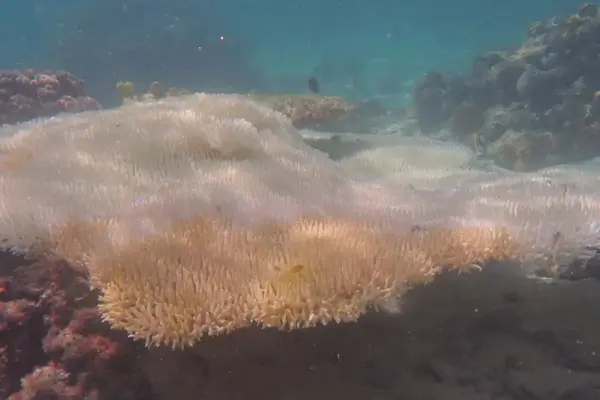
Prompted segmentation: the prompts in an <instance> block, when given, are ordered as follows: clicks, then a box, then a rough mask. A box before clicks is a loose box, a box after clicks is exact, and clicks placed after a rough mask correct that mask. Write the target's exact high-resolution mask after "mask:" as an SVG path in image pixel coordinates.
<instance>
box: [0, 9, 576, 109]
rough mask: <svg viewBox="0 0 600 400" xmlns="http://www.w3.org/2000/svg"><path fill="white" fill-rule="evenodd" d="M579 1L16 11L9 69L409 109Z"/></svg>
mask: <svg viewBox="0 0 600 400" xmlns="http://www.w3.org/2000/svg"><path fill="white" fill-rule="evenodd" d="M576 7H577V5H576V4H574V2H573V1H570V0H553V1H547V0H545V1H542V0H538V1H528V2H523V1H520V0H507V1H503V2H498V1H492V0H461V1H453V2H447V1H433V0H422V1H414V2H399V1H395V0H394V1H392V0H370V1H364V0H358V1H340V0H319V1H316V0H303V1H301V2H296V1H294V2H291V1H280V0H263V1H253V2H241V1H238V0H220V1H214V0H213V1H206V0H200V1H198V0H171V1H168V2H165V1H162V0H161V1H159V0H118V1H117V0H103V1H100V0H79V1H74V0H57V1H53V2H48V1H43V0H5V1H3V2H2V5H1V6H0V8H1V10H2V11H1V12H0V55H1V56H0V68H3V69H12V68H19V69H22V68H29V67H32V68H61V69H66V70H69V71H71V72H73V73H75V74H76V75H78V76H81V77H83V79H84V80H85V81H86V85H87V87H88V88H89V92H90V94H91V95H93V96H94V97H96V98H98V99H100V100H101V101H103V102H106V101H112V100H114V98H113V97H114V84H115V82H116V81H119V80H132V81H136V82H140V84H141V85H143V84H147V83H149V82H152V81H155V80H158V81H160V82H162V83H164V84H166V85H169V86H181V87H187V88H190V89H193V90H211V91H224V92H235V91H250V90H256V91H265V90H269V91H277V92H306V91H308V88H307V85H306V80H307V77H309V76H317V77H318V78H319V80H320V84H321V89H322V91H323V92H324V93H326V94H332V95H342V96H345V97H347V98H350V99H363V98H371V97H374V96H384V97H386V98H390V99H402V98H403V96H404V98H405V97H406V95H407V93H410V90H411V87H412V84H413V82H414V81H415V79H417V78H418V77H419V76H421V75H422V74H423V73H425V72H426V71H429V70H432V69H438V70H444V71H451V72H458V71H461V70H464V69H466V68H468V67H469V65H470V63H471V62H472V60H473V58H474V57H475V56H476V55H477V54H479V53H481V52H482V51H486V50H490V49H497V48H503V47H510V46H515V45H518V44H519V43H520V42H521V41H522V40H523V39H524V38H525V36H526V31H527V27H528V26H529V24H530V23H531V22H533V21H535V20H539V19H542V18H545V17H551V16H552V15H555V14H565V13H567V12H573V11H575V10H574V8H576Z"/></svg>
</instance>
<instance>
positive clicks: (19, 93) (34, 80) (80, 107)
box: [0, 69, 102, 125]
mask: <svg viewBox="0 0 600 400" xmlns="http://www.w3.org/2000/svg"><path fill="white" fill-rule="evenodd" d="M100 108H102V107H101V105H100V103H98V102H97V101H96V100H94V99H93V98H91V97H88V96H86V93H85V84H84V82H83V80H81V79H79V78H78V77H76V76H75V75H73V74H72V73H70V72H67V71H60V70H57V71H53V70H41V71H35V70H31V69H28V70H23V71H17V70H14V71H0V125H1V124H15V123H19V122H25V121H29V120H32V119H35V118H40V117H48V116H52V115H56V114H59V113H61V112H71V113H72V112H81V111H87V110H98V109H100Z"/></svg>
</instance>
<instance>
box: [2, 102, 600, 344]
mask: <svg viewBox="0 0 600 400" xmlns="http://www.w3.org/2000/svg"><path fill="white" fill-rule="evenodd" d="M11 129H12V130H11ZM11 129H9V130H7V131H6V132H5V133H6V135H5V137H4V138H3V139H2V141H1V142H0V151H2V153H3V158H2V160H0V161H2V162H1V163H0V167H1V168H2V170H3V185H2V186H0V190H1V192H0V193H1V194H2V196H3V202H2V203H0V232H2V235H3V237H4V239H5V241H4V242H3V245H4V246H5V247H6V248H11V249H13V250H17V251H23V252H28V253H33V254H42V255H47V254H48V253H50V254H53V255H55V256H59V257H61V258H64V259H66V260H68V261H69V262H71V263H73V264H75V265H81V266H82V267H84V268H85V269H86V270H87V271H88V272H89V273H90V274H91V281H92V283H93V285H94V287H95V288H97V289H98V290H99V291H100V293H101V302H100V306H99V308H100V310H101V312H102V314H103V318H104V319H105V320H106V321H109V322H110V323H111V324H112V326H113V327H115V328H121V329H124V330H126V331H127V332H128V333H129V334H130V335H131V336H132V337H134V338H138V339H142V340H144V341H146V343H148V344H157V345H158V344H167V345H171V346H175V347H181V346H187V345H192V344H194V343H196V342H198V341H200V340H202V339H204V338H205V337H206V336H215V335H221V334H225V333H229V332H232V331H235V330H239V329H241V328H245V327H248V326H251V325H259V326H263V327H276V328H279V329H296V328H302V327H311V326H316V325H321V324H327V323H330V322H334V321H335V322H345V321H355V320H357V319H358V318H359V316H360V315H362V314H364V313H365V312H367V311H369V310H371V309H388V310H394V309H395V306H396V304H397V303H396V300H397V298H398V297H400V296H402V295H403V294H404V293H405V292H406V291H407V290H408V289H409V288H411V287H413V286H415V285H420V284H422V283H425V282H429V281H430V280H431V279H432V278H433V277H434V275H435V274H437V273H438V272H440V271H442V270H444V269H457V270H464V271H470V270H474V269H475V270H477V269H479V268H480V267H479V264H480V263H482V262H485V261H487V260H490V259H496V260H501V259H509V260H524V261H528V260H530V261H536V262H540V263H542V262H546V263H548V264H550V265H552V266H554V265H565V264H570V263H571V262H574V261H576V260H579V259H584V260H587V259H588V258H589V257H591V256H592V255H593V251H592V250H590V247H593V246H597V244H598V240H599V238H600V232H599V231H598V226H597V220H596V219H597V215H598V212H599V211H600V202H599V201H598V198H597V195H596V188H597V185H598V181H599V180H600V177H598V176H597V174H596V172H595V170H594V168H595V165H594V164H592V165H588V166H585V167H581V168H578V169H573V168H570V167H562V168H557V169H549V170H544V171H543V172H541V173H540V174H538V175H527V176H523V175H520V174H515V173H509V172H505V171H504V172H503V171H492V172H486V171H482V170H478V169H475V168H473V166H472V165H470V163H469V154H470V153H469V151H468V150H467V149H465V148H464V147H461V146H457V145H449V144H444V143H440V142H437V141H433V140H430V141H425V142H419V143H415V142H414V141H413V142H412V143H413V145H412V147H410V146H409V147H408V148H407V146H408V145H409V144H410V143H411V140H412V139H406V138H398V137H392V136H385V137H381V138H373V142H372V143H371V146H370V147H369V148H367V149H365V150H362V151H359V152H358V153H356V154H354V155H353V156H352V157H351V159H342V160H340V161H339V162H336V161H333V160H332V159H330V158H329V157H328V156H327V154H325V153H323V152H320V151H317V150H315V149H313V148H311V147H309V146H308V145H307V144H306V142H305V141H304V139H303V137H302V136H301V134H300V133H299V132H298V131H297V130H296V129H295V128H294V127H293V126H292V124H291V122H290V121H289V119H287V118H286V117H285V116H284V115H282V114H281V113H278V112H275V111H273V110H272V109H271V108H269V107H267V106H264V105H262V104H259V103H256V102H255V101H252V100H251V99H249V98H248V96H244V95H208V94H195V95H188V96H182V97H178V98H166V99H163V100H161V101H159V102H133V103H131V104H128V105H125V106H123V107H120V108H118V109H115V110H105V111H99V112H90V113H85V114H80V115H70V116H64V117H58V118H54V119H51V120H47V121H42V122H40V123H37V124H27V125H25V126H17V127H14V128H11ZM117 142H118V143H119V146H117V147H115V146H114V143H117ZM423 148H424V150H422V153H419V152H418V151H417V150H419V149H423ZM423 152H429V154H437V156H436V157H422V156H420V155H419V154H423ZM400 154H404V156H403V157H400V156H399V155H400ZM442 155H443V156H442ZM423 158H425V159H427V160H424V159H423ZM65 166H68V168H65ZM374 255H376V257H374ZM398 260H402V262H398Z"/></svg>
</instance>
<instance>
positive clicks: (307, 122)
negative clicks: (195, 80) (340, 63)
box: [117, 81, 357, 129]
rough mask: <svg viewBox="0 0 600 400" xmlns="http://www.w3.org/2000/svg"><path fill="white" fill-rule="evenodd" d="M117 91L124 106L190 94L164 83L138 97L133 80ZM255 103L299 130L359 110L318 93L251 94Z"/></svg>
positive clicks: (122, 83)
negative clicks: (262, 105)
mask: <svg viewBox="0 0 600 400" xmlns="http://www.w3.org/2000/svg"><path fill="white" fill-rule="evenodd" d="M117 91H118V92H119V97H120V99H121V102H122V103H123V104H126V103H129V102H132V101H144V102H147V101H154V100H158V99H162V98H165V97H179V96H184V95H187V94H190V93H191V92H190V91H189V90H187V89H182V88H169V89H168V90H164V89H163V88H162V86H161V84H160V82H158V81H155V82H152V83H151V84H150V86H149V88H148V90H147V91H146V93H143V94H139V95H138V94H136V89H135V84H134V83H133V82H131V81H121V82H118V83H117ZM248 96H249V97H250V98H251V99H252V100H255V101H257V102H259V103H261V104H264V105H266V106H267V107H269V108H272V109H273V110H275V111H278V112H280V113H282V114H283V115H285V116H286V117H288V118H289V119H290V120H291V121H292V124H293V125H294V126H295V127H296V128H299V129H302V128H306V127H312V128H314V127H316V126H318V125H320V124H323V123H328V122H332V121H335V120H337V119H339V118H340V117H343V116H345V115H348V114H349V113H352V112H353V111H355V110H356V109H357V108H356V106H355V105H354V104H351V103H349V102H347V101H345V100H344V99H342V98H340V97H333V96H322V95H318V94H312V95H299V94H266V93H261V94H258V93H251V94H249V95H248Z"/></svg>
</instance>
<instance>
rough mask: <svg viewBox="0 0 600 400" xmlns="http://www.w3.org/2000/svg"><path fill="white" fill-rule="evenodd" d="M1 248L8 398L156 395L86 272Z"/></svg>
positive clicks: (0, 381)
mask: <svg viewBox="0 0 600 400" xmlns="http://www.w3.org/2000/svg"><path fill="white" fill-rule="evenodd" d="M1 256H2V260H1V262H0V271H2V275H3V277H2V291H1V293H0V321H1V322H0V354H1V357H0V397H1V398H3V399H10V400H30V399H38V398H57V399H73V400H74V399H89V400H92V399H105V398H111V399H139V398H148V399H151V398H152V397H150V391H149V385H148V383H147V382H146V381H144V379H143V377H142V376H141V375H140V374H139V373H137V372H136V371H134V370H133V366H134V363H132V361H131V359H130V357H131V354H132V352H133V351H134V346H133V344H132V343H131V342H130V341H128V340H126V337H125V336H124V335H122V334H121V333H119V332H117V331H114V330H111V329H110V328H109V327H108V326H106V325H105V324H103V323H102V322H101V321H100V315H99V313H98V310H97V307H96V305H97V294H96V293H94V292H91V291H90V290H89V284H88V282H87V279H86V277H85V275H84V274H81V273H78V272H77V271H76V270H75V269H73V268H71V267H69V266H68V265H67V264H66V263H64V262H62V261H51V260H48V261H39V262H34V263H31V262H29V263H25V262H24V260H22V259H20V258H16V257H9V256H8V255H7V254H1ZM11 258H12V260H11ZM19 264H22V265H20V266H17V265H19Z"/></svg>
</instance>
